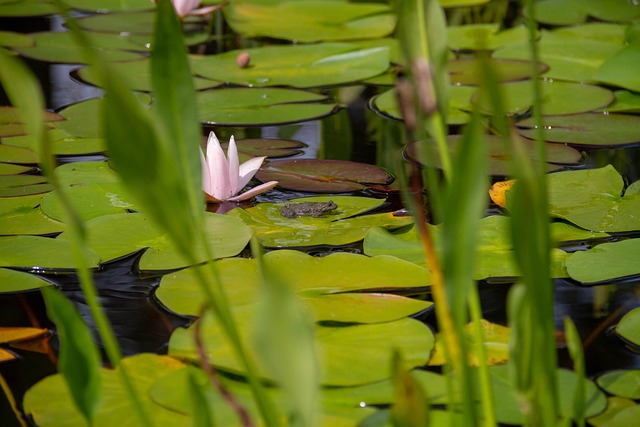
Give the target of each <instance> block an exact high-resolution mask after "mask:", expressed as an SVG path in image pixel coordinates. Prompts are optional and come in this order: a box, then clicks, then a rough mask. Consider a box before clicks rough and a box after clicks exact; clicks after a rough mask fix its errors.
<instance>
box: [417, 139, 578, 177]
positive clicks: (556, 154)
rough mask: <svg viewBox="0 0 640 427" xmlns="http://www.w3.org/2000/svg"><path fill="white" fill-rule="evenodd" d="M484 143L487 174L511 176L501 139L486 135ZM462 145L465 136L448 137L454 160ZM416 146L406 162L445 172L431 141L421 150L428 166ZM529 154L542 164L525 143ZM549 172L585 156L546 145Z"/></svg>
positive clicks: (529, 143)
mask: <svg viewBox="0 0 640 427" xmlns="http://www.w3.org/2000/svg"><path fill="white" fill-rule="evenodd" d="M484 142H485V144H486V147H487V154H488V156H489V159H488V165H487V172H488V173H489V174H490V175H493V176H506V175H509V174H510V173H511V172H512V170H511V160H510V154H509V152H510V150H509V148H508V147H506V146H505V145H506V144H505V143H504V141H503V139H502V138H500V137H498V136H495V135H485V136H484ZM461 143H462V135H449V136H448V137H447V146H448V147H449V153H450V154H451V155H452V156H456V155H458V153H459V151H460V147H461ZM417 144H418V143H417V142H412V143H410V144H408V145H407V146H406V148H405V150H404V154H405V156H406V157H407V158H409V159H411V160H413V161H415V162H417V163H419V164H420V165H422V166H430V167H436V168H440V169H441V168H442V165H441V164H440V155H439V151H438V147H437V146H436V144H435V143H434V142H432V141H427V142H425V143H424V145H423V147H422V149H423V152H425V153H424V154H425V156H426V157H427V159H428V161H429V163H427V164H423V163H422V162H420V161H419V159H418V155H417V149H418V147H417ZM522 145H523V146H524V148H525V150H526V151H527V153H528V154H529V158H530V159H531V160H532V161H533V162H535V163H539V159H538V158H537V150H536V147H535V144H534V143H533V142H531V141H528V140H525V141H523V144H522ZM546 154H547V163H549V164H548V165H547V170H548V171H552V170H558V169H560V168H562V165H577V164H579V163H580V161H581V160H582V154H581V153H580V152H579V151H577V150H575V149H573V148H571V147H568V146H566V145H560V144H547V146H546Z"/></svg>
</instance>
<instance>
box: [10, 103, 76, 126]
mask: <svg viewBox="0 0 640 427" xmlns="http://www.w3.org/2000/svg"><path fill="white" fill-rule="evenodd" d="M43 114H44V117H43V120H44V121H45V122H57V121H60V120H64V117H62V116H61V115H59V114H57V113H53V112H51V111H45V112H44V113H43ZM0 123H2V124H5V123H22V117H21V116H20V110H19V109H18V108H16V107H11V106H6V105H5V106H0Z"/></svg>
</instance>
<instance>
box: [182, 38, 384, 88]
mask: <svg viewBox="0 0 640 427" xmlns="http://www.w3.org/2000/svg"><path fill="white" fill-rule="evenodd" d="M239 54H248V55H249V57H250V63H249V66H247V67H245V68H240V67H239V66H238V63H237V57H238V55H239ZM192 63H193V71H194V72H195V73H196V74H198V75H200V76H202V77H206V78H209V79H212V80H216V81H219V82H225V83H233V84H237V85H242V86H250V87H262V86H291V87H298V88H311V87H320V86H331V85H337V84H344V83H352V82H357V81H360V80H364V79H368V78H370V77H374V76H377V75H378V74H382V73H384V72H385V71H387V68H389V50H388V49H387V48H386V47H377V48H371V49H360V48H359V47H358V46H357V45H353V44H348V43H319V44H312V45H285V46H266V47H258V48H251V49H244V50H232V51H229V52H225V53H221V54H217V55H208V56H201V57H197V58H194V59H193V62H192ZM292 70H295V73H293V72H292Z"/></svg>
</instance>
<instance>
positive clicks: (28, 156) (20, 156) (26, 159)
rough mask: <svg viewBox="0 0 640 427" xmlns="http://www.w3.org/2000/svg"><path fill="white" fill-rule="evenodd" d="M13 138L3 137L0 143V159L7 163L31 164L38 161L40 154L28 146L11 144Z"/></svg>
mask: <svg viewBox="0 0 640 427" xmlns="http://www.w3.org/2000/svg"><path fill="white" fill-rule="evenodd" d="M11 139H12V138H2V142H3V143H2V144H0V160H2V161H3V162H6V163H19V164H23V165H31V164H36V163H38V154H37V153H36V152H35V151H33V150H30V149H28V148H22V147H16V146H13V145H9V144H10V141H11Z"/></svg>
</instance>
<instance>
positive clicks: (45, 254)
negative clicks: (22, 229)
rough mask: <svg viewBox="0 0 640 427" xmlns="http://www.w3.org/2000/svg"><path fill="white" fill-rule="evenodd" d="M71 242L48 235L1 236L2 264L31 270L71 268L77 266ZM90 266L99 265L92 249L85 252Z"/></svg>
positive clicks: (0, 257)
mask: <svg viewBox="0 0 640 427" xmlns="http://www.w3.org/2000/svg"><path fill="white" fill-rule="evenodd" d="M71 245H72V243H71V242H68V241H66V240H59V239H50V238H48V237H37V236H7V237H0V266H3V267H17V268H24V269H29V270H42V271H48V270H69V269H74V268H76V267H77V264H76V262H75V259H74V257H73V251H72V249H71ZM85 259H86V260H89V261H88V262H89V264H90V265H89V267H97V266H98V261H99V258H98V256H97V255H96V254H95V253H93V252H92V251H87V252H86V253H85Z"/></svg>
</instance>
